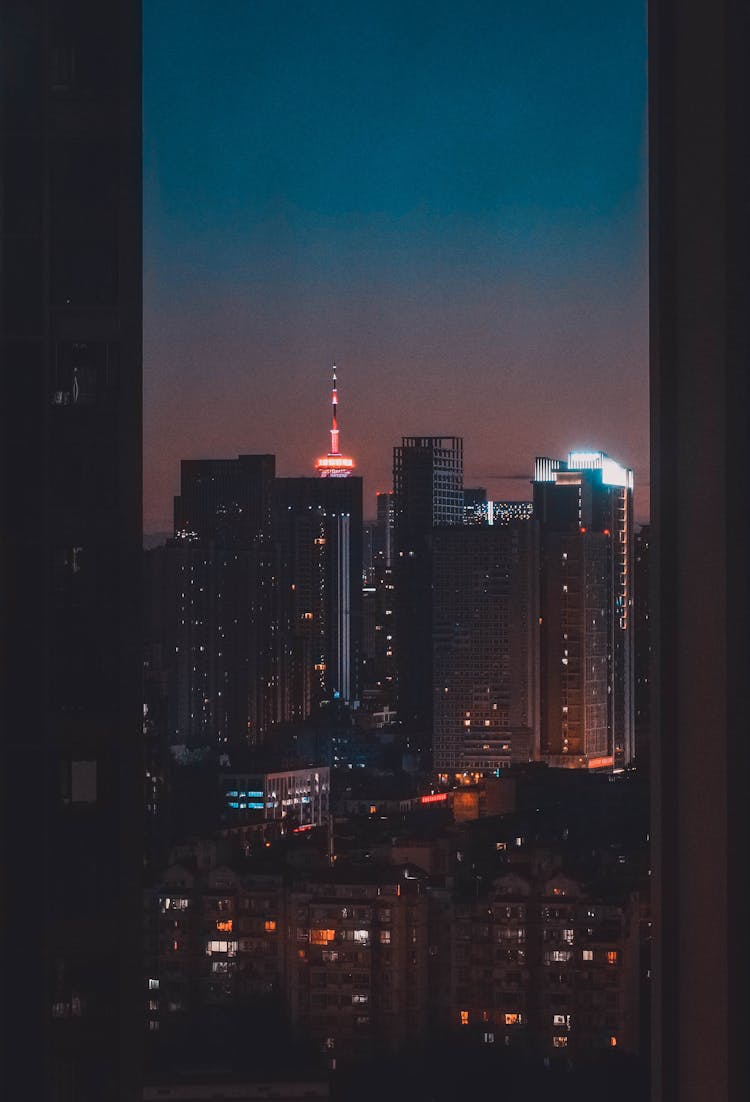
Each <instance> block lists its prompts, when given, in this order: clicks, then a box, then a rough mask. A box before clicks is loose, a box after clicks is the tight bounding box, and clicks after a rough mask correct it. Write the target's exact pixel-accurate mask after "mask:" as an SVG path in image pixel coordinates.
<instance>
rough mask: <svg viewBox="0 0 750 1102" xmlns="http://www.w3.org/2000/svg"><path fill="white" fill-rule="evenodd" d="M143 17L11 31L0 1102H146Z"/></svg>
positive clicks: (6, 67) (95, 2)
mask: <svg viewBox="0 0 750 1102" xmlns="http://www.w3.org/2000/svg"><path fill="white" fill-rule="evenodd" d="M140 10H141V5H140V4H139V3H135V2H134V0H113V2H112V3H109V4H102V3H100V2H99V0H70V2H66V3H62V2H58V0H51V2H47V3H41V2H34V0H23V2H21V0H7V2H5V3H3V5H2V7H1V8H0V32H1V33H0V43H1V45H0V48H1V49H2V61H1V63H0V73H2V128H1V136H0V142H1V143H2V147H1V148H0V165H1V166H2V176H3V180H2V184H3V186H2V188H1V189H0V204H1V207H0V217H1V223H2V238H3V240H2V255H3V272H2V276H3V282H2V317H1V319H0V328H1V333H2V386H3V393H2V397H1V398H0V418H1V419H2V425H1V427H0V441H1V442H2V444H1V446H2V452H1V453H0V510H1V514H2V515H1V517H0V541H2V542H1V546H0V608H1V609H2V612H1V613H0V631H1V632H2V636H1V639H2V643H1V646H2V654H3V659H2V662H0V738H1V739H2V744H1V745H2V786H3V787H2V804H3V823H4V838H3V844H2V852H3V858H2V860H3V898H4V904H3V908H2V932H1V937H0V941H2V946H3V949H2V953H3V993H4V995H3V997H4V1001H5V1008H4V1014H3V1023H4V1029H5V1037H4V1042H5V1044H4V1052H3V1058H4V1065H5V1069H4V1070H5V1075H4V1087H5V1093H6V1095H7V1097H9V1098H10V1097H12V1098H34V1099H45V1100H46V1099H49V1100H54V1102H63V1100H70V1102H72V1100H75V1102H108V1100H114V1099H118V1100H123V1099H135V1098H136V1097H137V1096H139V1086H140V1085H139V1082H138V1080H139V1047H140V1038H141V1030H142V1026H141V1020H140V1005H141V1004H140V1000H141V991H140V982H139V974H140V949H139V930H140V926H141V920H140V885H139V877H140V867H141V840H142V836H143V820H142V810H141V809H142V781H143V778H142V773H141V723H142V701H141V669H142V668H141V632H140V624H139V611H140V571H141V111H140V41H141V28H140ZM19 472H23V473H22V476H19ZM32 788H33V791H34V792H35V793H36V798H35V799H34V800H30V798H29V793H30V790H31V789H32ZM24 946H26V947H28V951H25V950H24V949H23V947H24Z"/></svg>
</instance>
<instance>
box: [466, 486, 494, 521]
mask: <svg viewBox="0 0 750 1102" xmlns="http://www.w3.org/2000/svg"><path fill="white" fill-rule="evenodd" d="M488 521H489V513H488V511H487V491H486V490H485V488H484V487H483V486H472V487H464V524H487V523H488Z"/></svg>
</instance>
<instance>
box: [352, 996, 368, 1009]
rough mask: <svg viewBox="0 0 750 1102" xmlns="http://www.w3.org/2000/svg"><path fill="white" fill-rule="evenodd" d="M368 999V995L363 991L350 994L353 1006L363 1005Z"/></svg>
mask: <svg viewBox="0 0 750 1102" xmlns="http://www.w3.org/2000/svg"><path fill="white" fill-rule="evenodd" d="M369 1001H370V996H369V995H366V994H364V993H360V994H355V995H352V1005H353V1006H364V1005H365V1004H366V1003H368V1002H369Z"/></svg>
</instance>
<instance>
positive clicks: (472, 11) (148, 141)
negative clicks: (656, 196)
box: [144, 0, 649, 532]
mask: <svg viewBox="0 0 750 1102" xmlns="http://www.w3.org/2000/svg"><path fill="white" fill-rule="evenodd" d="M177 14H178V13H177V8H176V5H174V4H173V3H169V2H165V3H160V4H159V5H155V4H146V5H145V9H144V249H145V252H144V275H145V287H146V296H145V301H146V314H145V337H144V387H145V390H144V400H145V405H144V418H145V420H144V442H145V487H144V489H145V528H146V531H147V532H155V531H166V530H167V529H168V528H169V522H168V516H169V511H170V503H171V497H172V495H173V493H174V492H175V491H176V486H177V478H178V467H179V460H180V459H182V458H190V457H198V456H202V457H208V456H215V457H219V456H221V455H233V454H234V455H237V454H247V453H268V452H273V453H274V454H276V455H277V457H278V465H279V473H280V474H281V475H284V476H299V475H307V474H308V473H309V472H310V470H311V469H312V466H313V464H314V462H315V457H316V456H318V455H320V454H321V452H322V451H324V450H326V449H325V446H324V445H325V441H326V440H327V436H326V435H325V434H326V432H327V428H328V409H327V407H328V380H329V372H330V365H331V363H333V362H334V361H335V362H336V363H337V364H338V366H339V369H340V374H339V382H340V393H341V420H342V431H343V432H344V434H345V435H344V439H345V440H346V446H347V449H348V453H349V454H351V455H353V456H354V458H355V460H356V462H357V469H358V472H359V473H361V474H363V476H364V478H365V501H366V503H367V512H368V514H369V513H370V511H371V509H372V507H373V503H374V495H375V493H376V491H378V490H384V489H387V488H389V486H390V451H391V448H392V446H393V445H394V444H395V443H396V442H397V441H398V440H399V439H400V438H401V436H403V435H405V434H412V435H431V434H432V435H434V434H441V433H450V434H452V435H461V436H463V437H464V439H465V440H466V453H467V468H466V478H467V484H475V485H477V484H478V485H483V486H484V485H486V486H487V489H488V492H489V496H490V497H493V498H512V497H518V496H523V495H524V494H526V493H527V492H528V491H529V486H528V480H529V479H530V477H531V470H530V468H531V465H532V463H533V457H534V456H535V455H538V454H544V453H550V454H553V453H554V454H567V452H568V451H569V450H571V449H574V448H578V447H581V448H593V449H598V448H601V449H603V450H604V451H606V452H608V453H609V454H611V455H616V456H618V457H619V458H620V459H621V460H622V461H623V462H626V463H627V464H628V465H629V466H631V467H633V468H634V470H635V483H636V494H637V498H638V500H637V502H636V512H637V519H639V520H644V519H645V518H646V516H647V515H648V483H649V476H648V415H647V406H648V403H647V367H646V365H647V263H646V252H647V242H646V156H645V133H646V127H645V121H646V114H645V105H646V79H645V60H646V33H645V12H644V11H643V10H641V7H640V6H639V5H632V4H630V3H625V2H624V0H623V2H616V3H613V4H610V5H607V6H606V10H603V9H602V7H601V5H596V4H593V3H592V2H590V0H576V2H575V3H573V4H572V5H568V6H567V7H566V9H565V11H564V13H563V12H561V11H560V10H559V9H558V8H557V7H556V6H555V5H553V4H550V3H548V2H547V0H536V2H534V3H532V4H530V5H526V6H525V7H524V10H523V11H512V12H510V11H508V12H504V11H502V10H500V9H498V8H497V6H496V5H494V4H489V3H486V2H481V0H474V2H473V3H471V4H470V5H469V6H468V8H462V9H461V10H460V11H459V10H458V9H456V8H455V7H454V6H453V5H451V4H448V3H437V4H430V5H429V6H427V5H421V4H416V5H413V6H410V8H409V10H408V11H404V10H403V8H402V6H401V5H395V4H391V3H384V4H379V5H377V6H376V7H374V8H373V7H371V6H368V5H363V4H361V3H352V4H341V3H337V2H332V3H329V4H326V5H324V6H323V7H322V8H320V9H316V11H315V14H314V15H313V13H312V12H309V13H307V14H305V13H304V12H300V11H299V10H295V11H294V12H292V10H291V9H288V8H287V7H286V6H285V5H283V4H281V5H275V6H274V7H273V8H271V7H269V6H267V5H263V4H260V5H254V6H253V7H252V8H247V7H246V6H245V5H240V4H237V3H232V4H230V5H229V8H228V10H227V16H226V18H225V19H223V20H221V21H219V20H215V19H212V18H210V16H209V13H208V10H207V9H206V10H204V9H203V8H202V6H201V5H198V4H196V3H195V2H194V0H189V2H186V3H182V4H180V6H179V18H178V17H177ZM238 135H240V137H239V139H238V137H237V136H238ZM522 482H526V483H527V484H526V485H523V486H522V485H521V483H522Z"/></svg>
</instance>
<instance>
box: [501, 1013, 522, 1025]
mask: <svg viewBox="0 0 750 1102" xmlns="http://www.w3.org/2000/svg"><path fill="white" fill-rule="evenodd" d="M522 1022H523V1016H522V1015H521V1014H506V1015H505V1024H506V1025H521V1024H522Z"/></svg>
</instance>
